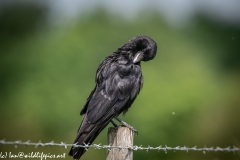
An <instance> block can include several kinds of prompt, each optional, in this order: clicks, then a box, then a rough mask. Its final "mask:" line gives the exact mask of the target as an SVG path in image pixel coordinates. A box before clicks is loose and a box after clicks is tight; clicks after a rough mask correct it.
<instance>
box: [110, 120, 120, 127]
mask: <svg viewBox="0 0 240 160" xmlns="http://www.w3.org/2000/svg"><path fill="white" fill-rule="evenodd" d="M110 122H111V123H112V124H113V126H114V127H117V126H118V125H117V124H116V123H115V122H114V121H113V120H111V121H110Z"/></svg>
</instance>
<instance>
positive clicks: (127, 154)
mask: <svg viewBox="0 0 240 160" xmlns="http://www.w3.org/2000/svg"><path fill="white" fill-rule="evenodd" d="M133 136H134V132H133V131H132V130H131V129H129V128H127V127H123V126H118V127H111V128H109V129H108V145H110V146H121V147H128V146H133ZM132 159H133V150H132V149H119V148H110V149H109V150H107V160H132Z"/></svg>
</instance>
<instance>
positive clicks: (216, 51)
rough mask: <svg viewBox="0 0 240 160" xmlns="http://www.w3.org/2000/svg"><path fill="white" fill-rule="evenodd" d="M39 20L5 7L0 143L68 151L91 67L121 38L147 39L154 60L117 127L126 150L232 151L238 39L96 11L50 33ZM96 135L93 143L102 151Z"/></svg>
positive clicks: (208, 27) (38, 13) (200, 20)
mask: <svg viewBox="0 0 240 160" xmlns="http://www.w3.org/2000/svg"><path fill="white" fill-rule="evenodd" d="M46 12H47V9H46V8H44V7H39V6H29V7H27V6H24V7H22V6H15V8H8V9H6V10H5V11H4V13H2V14H1V15H0V33H1V36H0V42H1V44H0V45H1V51H0V76H1V79H0V83H1V84H0V117H1V122H0V128H1V132H0V139H3V138H6V139H7V140H18V139H21V140H23V141H25V140H31V141H38V140H42V141H43V142H47V141H52V140H54V141H56V142H61V141H63V142H67V143H72V142H73V140H74V138H75V136H76V132H77V129H78V127H79V125H80V123H81V117H80V116H79V112H80V109H81V107H82V106H83V105H84V102H85V100H86V98H87V97H88V95H89V93H90V92H91V90H92V89H93V88H94V85H95V82H94V79H95V72H96V69H97V67H98V65H99V64H100V63H101V61H102V60H103V58H104V57H106V56H107V55H109V54H111V53H112V52H113V51H114V50H116V49H117V48H118V47H120V46H121V45H123V44H124V43H125V42H126V41H127V40H129V39H130V38H132V37H134V36H136V35H148V36H150V37H152V38H153V39H154V40H155V41H156V42H157V44H158V53H157V56H156V58H155V59H154V60H153V61H150V62H147V63H144V62H143V63H142V70H143V75H144V87H143V89H142V91H141V93H140V95H139V97H138V98H137V99H136V101H135V103H134V104H133V106H132V108H131V109H130V110H129V112H128V113H127V114H126V116H125V117H122V118H123V119H124V120H126V121H127V122H128V123H129V124H131V125H133V126H134V127H135V128H136V129H137V130H138V131H139V135H136V136H135V142H134V144H135V145H143V146H147V145H150V146H159V145H168V146H172V147H174V146H184V145H186V146H189V147H191V146H198V147H201V146H204V145H206V146H220V147H226V146H229V145H236V146H238V147H239V140H240V136H239V135H240V127H239V121H240V117H239V113H240V74H239V73H240V56H239V55H240V54H239V51H240V30H239V29H237V28H234V27H229V26H227V25H224V24H218V23H214V22H211V21H209V20H208V19H205V18H204V17H201V16H199V17H197V18H196V19H195V23H193V25H192V26H191V27H187V28H183V29H176V28H173V27H171V26H168V25H167V24H166V23H165V22H164V21H163V20H162V19H161V17H159V16H158V15H156V14H154V13H151V14H150V13H148V14H145V13H142V15H139V17H137V18H136V19H134V20H132V21H129V20H124V19H122V18H121V17H118V16H112V15H109V14H107V13H105V12H104V11H103V10H99V11H96V12H95V13H92V14H90V15H86V16H84V17H82V18H79V19H78V20H77V21H75V22H71V23H69V24H67V25H64V26H54V27H53V26H48V25H47V24H46V23H47V17H46V15H47V14H46ZM29 16H30V17H29ZM106 132H107V129H105V130H104V131H103V132H102V133H101V134H100V136H99V137H98V138H97V140H96V141H95V142H94V143H101V144H107V140H106ZM0 150H1V151H11V152H14V153H17V152H18V151H24V152H37V151H39V152H44V153H52V154H53V153H55V154H61V153H67V152H68V150H66V149H64V148H57V147H53V148H47V147H45V148H37V149H35V148H31V147H28V148H25V147H20V148H18V149H15V148H14V147H13V146H3V147H2V146H1V149H0ZM105 153H106V151H105V150H94V149H90V150H89V151H88V152H86V154H85V155H84V156H83V159H84V158H85V159H105V157H106V156H105ZM68 159H71V158H69V157H68ZM134 159H136V160H137V159H151V160H155V159H185V160H186V159H239V154H235V155H234V154H232V153H207V154H203V153H202V152H199V153H198V152H190V153H186V152H181V151H178V152H169V153H167V154H165V153H164V152H157V151H150V152H149V153H147V152H145V151H136V152H134Z"/></svg>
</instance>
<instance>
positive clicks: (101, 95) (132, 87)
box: [85, 61, 142, 124]
mask: <svg viewBox="0 0 240 160" xmlns="http://www.w3.org/2000/svg"><path fill="white" fill-rule="evenodd" d="M103 63H104V65H100V68H99V69H98V72H97V85H96V89H95V91H94V93H93V94H92V96H91V99H90V100H89V102H88V106H87V111H86V115H85V116H87V117H86V118H87V121H88V122H89V123H92V124H96V123H101V121H105V120H107V121H110V120H111V119H109V118H113V116H117V115H118V114H120V113H121V112H122V111H123V109H124V108H125V107H126V106H125V105H127V104H128V102H129V101H132V100H134V99H135V97H136V96H137V94H138V93H139V90H140V88H141V86H142V73H141V69H140V66H138V65H134V64H119V63H118V62H116V61H107V62H103ZM127 107H129V106H127Z"/></svg>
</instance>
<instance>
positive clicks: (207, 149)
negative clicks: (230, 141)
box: [0, 139, 240, 154]
mask: <svg viewBox="0 0 240 160" xmlns="http://www.w3.org/2000/svg"><path fill="white" fill-rule="evenodd" d="M0 144H1V145H14V146H15V148H17V147H18V146H19V145H23V146H35V148H37V147H52V146H58V147H64V148H66V149H67V148H68V147H72V146H74V147H82V148H85V149H86V150H87V149H88V148H95V149H108V150H110V149H112V148H117V149H131V150H134V151H137V150H146V151H147V152H148V151H150V150H157V151H164V152H166V153H167V151H186V152H188V151H202V152H203V153H204V154H205V153H206V152H234V153H235V152H239V151H240V148H238V147H235V146H228V147H225V148H221V147H218V146H217V147H202V148H198V147H197V146H194V147H186V146H183V147H180V146H177V147H168V146H167V145H165V146H157V147H151V146H147V147H143V146H142V145H140V146H136V145H135V146H111V145H101V144H92V145H88V144H84V145H77V144H68V143H64V142H61V143H55V142H54V141H51V142H47V143H42V142H41V140H40V141H39V142H30V140H28V141H25V142H23V141H21V140H17V141H6V140H5V139H3V140H0Z"/></svg>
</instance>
